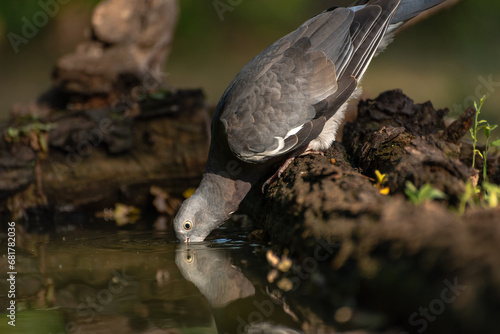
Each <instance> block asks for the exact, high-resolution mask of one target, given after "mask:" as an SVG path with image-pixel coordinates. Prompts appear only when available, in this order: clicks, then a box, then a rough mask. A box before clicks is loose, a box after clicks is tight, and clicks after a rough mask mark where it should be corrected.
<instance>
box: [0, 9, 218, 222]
mask: <svg viewBox="0 0 500 334" xmlns="http://www.w3.org/2000/svg"><path fill="white" fill-rule="evenodd" d="M177 7H178V6H177V1H176V0H158V1H146V2H144V1H138V0H107V1H103V2H101V3H100V4H99V5H98V6H97V8H96V9H95V11H94V14H93V17H92V24H91V29H90V30H91V33H90V34H89V35H88V38H87V40H85V41H84V42H82V43H81V44H80V45H79V46H78V47H77V49H76V51H75V52H74V53H71V54H68V55H66V56H63V57H62V58H61V59H60V60H59V62H58V63H57V65H56V67H55V70H54V85H53V87H52V88H51V89H49V91H47V92H46V93H44V94H42V95H41V97H40V99H39V101H37V103H36V104H34V105H31V106H26V107H20V108H17V109H16V110H15V111H14V112H13V116H12V118H11V119H10V120H9V122H8V124H7V126H6V127H5V128H3V129H2V134H3V136H2V140H1V141H0V201H2V204H3V205H2V209H3V211H2V213H3V214H5V215H7V216H11V217H14V218H15V219H18V218H22V217H27V213H28V212H29V210H31V209H34V210H38V209H40V208H43V210H45V211H47V210H48V211H56V212H57V211H58V210H62V211H67V210H70V211H72V210H78V209H80V210H83V209H88V211H90V212H92V211H91V209H90V208H92V209H94V210H99V209H102V208H106V207H113V206H114V204H115V203H117V202H119V201H123V202H126V203H127V204H132V205H137V206H141V207H145V206H147V204H149V203H150V202H151V199H150V192H149V189H150V186H151V185H157V186H162V187H163V189H164V190H165V191H167V192H169V193H173V194H175V195H177V196H179V194H181V193H182V192H183V191H184V190H185V189H186V188H187V187H193V186H196V185H197V184H198V182H199V180H200V176H201V174H202V172H203V170H204V165H205V162H206V156H207V152H208V143H209V122H210V120H209V108H210V107H209V105H208V104H207V103H206V102H205V98H204V96H203V93H202V92H201V91H200V90H179V91H175V90H172V89H170V88H168V85H167V84H166V83H165V82H164V81H163V77H162V75H161V72H160V69H161V66H162V65H163V63H164V62H165V60H166V57H167V55H168V52H169V49H170V45H171V42H172V38H173V34H174V29H175V24H176V21H177V16H178V8H177Z"/></svg>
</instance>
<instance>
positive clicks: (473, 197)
mask: <svg viewBox="0 0 500 334" xmlns="http://www.w3.org/2000/svg"><path fill="white" fill-rule="evenodd" d="M480 192H481V190H480V187H479V186H474V185H473V184H472V182H470V181H469V182H467V183H466V184H465V192H464V193H463V194H462V196H460V206H459V207H458V212H459V213H460V214H461V215H463V214H464V213H465V207H466V206H467V204H469V205H471V206H472V205H474V204H475V203H476V202H477V201H479V198H478V194H479V193H480Z"/></svg>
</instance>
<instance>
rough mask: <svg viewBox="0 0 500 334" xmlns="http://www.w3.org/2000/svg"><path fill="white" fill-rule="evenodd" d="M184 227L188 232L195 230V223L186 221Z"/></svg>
mask: <svg viewBox="0 0 500 334" xmlns="http://www.w3.org/2000/svg"><path fill="white" fill-rule="evenodd" d="M182 227H183V228H184V229H185V230H186V231H189V230H190V229H192V228H193V223H192V222H191V221H190V220H186V221H185V222H184V224H182Z"/></svg>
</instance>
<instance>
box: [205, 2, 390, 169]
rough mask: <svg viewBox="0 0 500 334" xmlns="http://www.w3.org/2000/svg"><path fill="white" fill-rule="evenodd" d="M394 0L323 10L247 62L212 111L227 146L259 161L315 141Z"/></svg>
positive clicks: (352, 82) (351, 85)
mask: <svg viewBox="0 0 500 334" xmlns="http://www.w3.org/2000/svg"><path fill="white" fill-rule="evenodd" d="M378 3H381V4H382V5H383V6H379V5H378ZM398 3H399V1H398V0H387V1H383V0H381V1H377V2H376V4H375V5H370V6H367V7H365V8H364V9H362V10H358V11H356V12H354V11H352V10H349V9H347V8H337V9H335V10H332V11H329V12H325V13H322V14H320V15H317V16H315V17H313V18H312V19H310V20H309V21H307V22H305V23H304V24H303V25H302V26H301V27H299V29H297V30H296V31H294V32H292V33H291V34H289V35H287V36H285V37H283V38H282V39H280V40H278V41H277V42H275V43H274V44H272V45H271V46H270V47H268V48H267V49H266V50H264V51H263V52H262V53H261V54H259V55H258V56H257V57H255V58H254V59H253V60H252V61H251V62H250V63H248V64H247V65H246V66H245V67H244V68H243V70H242V71H241V72H240V73H239V74H238V75H237V76H236V78H235V79H234V80H233V82H232V83H231V84H230V86H229V87H228V89H227V90H226V92H225V93H224V95H223V97H222V98H221V101H220V102H219V105H218V106H217V109H216V113H215V115H214V122H215V124H219V122H218V121H219V120H220V124H222V125H223V127H224V130H225V133H226V136H227V142H228V144H229V147H230V149H231V151H232V152H233V153H234V154H235V155H236V156H237V157H238V158H239V159H241V160H243V161H245V162H249V163H259V162H264V161H267V160H270V159H272V158H276V157H279V156H282V155H285V154H289V153H291V152H292V151H294V150H296V149H298V148H300V147H302V146H304V145H306V144H308V143H309V142H310V141H311V140H313V139H315V138H316V137H317V136H318V135H319V134H320V133H321V131H322V129H323V126H324V124H325V123H326V121H327V120H328V119H329V118H330V117H331V116H333V114H334V113H335V112H336V110H337V109H339V108H340V107H341V106H342V105H343V104H344V103H345V102H346V101H347V100H348V99H349V97H350V96H351V95H352V93H353V92H354V90H355V89H356V85H357V79H358V78H359V77H360V76H361V75H362V74H363V72H364V70H365V69H366V67H367V66H368V63H369V61H370V60H371V58H372V57H373V53H374V51H375V49H376V46H377V45H378V43H379V42H380V39H381V37H382V36H383V34H384V32H385V29H386V28H387V25H388V22H389V21H390V17H391V15H393V13H394V9H395V8H396V7H397V4H398Z"/></svg>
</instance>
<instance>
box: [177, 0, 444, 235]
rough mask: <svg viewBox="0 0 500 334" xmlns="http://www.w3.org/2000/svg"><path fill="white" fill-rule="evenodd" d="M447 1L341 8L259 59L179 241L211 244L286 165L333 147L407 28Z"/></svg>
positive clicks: (213, 148) (216, 145) (234, 101)
mask: <svg viewBox="0 0 500 334" xmlns="http://www.w3.org/2000/svg"><path fill="white" fill-rule="evenodd" d="M443 1H444V0H433V1H429V0H376V1H375V0H371V1H358V2H356V3H355V6H353V7H349V8H332V9H330V10H327V11H325V12H323V13H321V14H319V15H316V16H315V17H313V18H311V19H310V20H308V21H306V22H305V23H304V24H302V25H301V26H300V27H299V28H298V29H297V30H295V31H293V32H292V33H290V34H288V35H286V36H285V37H283V38H281V39H279V40H278V41H276V42H275V43H273V44H272V45H271V46H269V47H268V48H266V49H265V50H264V51H262V52H261V53H260V54H259V55H258V56H256V57H255V58H254V59H253V60H251V61H250V62H249V63H248V64H247V65H246V66H245V67H244V68H243V69H242V70H241V71H240V73H239V74H238V75H237V76H236V77H235V78H234V80H233V81H232V82H231V83H230V84H229V87H228V88H227V89H226V91H225V92H224V94H223V96H222V98H221V99H220V101H219V103H218V105H217V108H216V111H215V113H214V116H213V119H212V128H211V130H212V140H211V145H210V153H209V157H208V162H207V167H206V171H205V174H204V176H203V179H202V182H201V184H200V186H199V188H198V189H197V191H196V192H195V194H194V195H193V196H191V197H190V198H189V199H187V200H186V201H185V202H184V203H183V205H182V207H181V209H180V210H179V213H178V214H177V216H176V218H175V220H174V229H175V231H176V234H177V237H178V239H179V240H183V241H188V238H189V241H203V240H204V239H205V238H206V236H208V234H209V233H210V232H211V231H212V230H213V229H215V228H217V227H218V226H219V225H220V224H222V223H223V222H224V221H225V220H227V219H228V218H229V216H230V214H231V213H232V212H234V211H235V210H236V209H237V208H238V205H239V203H240V202H241V201H242V200H243V198H244V197H245V195H246V194H247V193H248V191H249V190H250V188H251V186H252V185H253V184H255V183H256V182H257V181H259V180H260V179H261V178H262V177H263V176H265V175H267V174H269V173H270V172H273V171H274V170H275V169H274V170H273V168H274V166H275V164H276V163H279V162H282V161H284V160H285V159H287V158H288V157H290V156H293V155H294V154H297V152H303V151H305V150H306V149H309V150H322V149H326V148H328V147H329V146H330V145H331V143H332V142H333V141H334V140H335V136H336V133H337V130H338V127H339V126H340V124H341V122H342V120H343V117H344V111H345V108H346V106H347V102H348V101H349V99H350V98H352V97H356V96H357V95H358V94H359V89H358V82H359V80H360V79H361V78H362V76H363V74H364V72H365V71H366V69H367V67H368V65H369V63H370V61H371V59H372V58H373V57H374V56H375V55H376V54H377V53H379V52H380V51H382V49H384V48H385V47H386V46H387V44H388V43H389V42H390V41H391V40H392V36H393V33H394V31H395V29H396V28H397V27H399V26H400V25H401V24H402V22H403V21H406V20H408V19H410V18H412V17H414V16H415V15H417V14H419V13H420V12H422V11H424V10H426V9H428V8H430V7H433V6H435V5H437V4H439V3H441V2H443Z"/></svg>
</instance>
